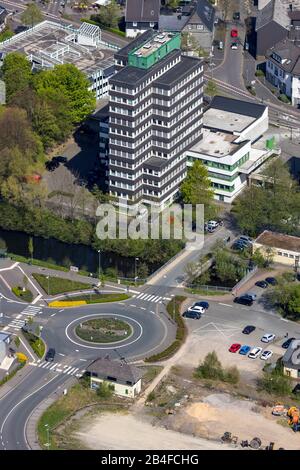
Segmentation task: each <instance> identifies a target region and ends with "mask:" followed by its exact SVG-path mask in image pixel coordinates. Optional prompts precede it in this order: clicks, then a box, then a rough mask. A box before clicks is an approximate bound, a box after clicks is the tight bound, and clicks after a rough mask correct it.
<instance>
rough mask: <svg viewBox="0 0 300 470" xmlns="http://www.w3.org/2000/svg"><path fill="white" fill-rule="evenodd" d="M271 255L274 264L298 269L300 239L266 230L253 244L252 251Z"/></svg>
mask: <svg viewBox="0 0 300 470" xmlns="http://www.w3.org/2000/svg"><path fill="white" fill-rule="evenodd" d="M256 250H260V251H261V252H262V254H269V255H272V259H273V261H274V262H275V263H280V264H285V265H288V266H293V267H295V268H297V269H298V266H299V261H300V238H299V237H293V236H291V235H285V234H282V233H274V232H270V231H268V230H265V231H264V232H262V233H261V234H260V235H259V236H258V237H257V238H256V240H255V241H254V243H253V251H256Z"/></svg>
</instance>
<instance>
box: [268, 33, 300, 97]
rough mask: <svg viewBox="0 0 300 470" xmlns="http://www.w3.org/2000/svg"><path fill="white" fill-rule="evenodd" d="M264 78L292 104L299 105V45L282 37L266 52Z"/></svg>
mask: <svg viewBox="0 0 300 470" xmlns="http://www.w3.org/2000/svg"><path fill="white" fill-rule="evenodd" d="M266 59H267V61H266V79H267V80H268V81H269V82H270V83H272V85H274V87H276V88H278V89H279V90H280V92H281V93H283V94H285V95H286V96H287V97H288V98H290V100H291V102H292V105H293V106H299V105H300V47H299V46H298V45H297V44H296V43H295V42H294V41H291V40H290V39H288V38H287V39H284V40H283V41H280V42H279V43H277V44H276V45H275V46H274V47H272V48H270V49H268V51H267V53H266Z"/></svg>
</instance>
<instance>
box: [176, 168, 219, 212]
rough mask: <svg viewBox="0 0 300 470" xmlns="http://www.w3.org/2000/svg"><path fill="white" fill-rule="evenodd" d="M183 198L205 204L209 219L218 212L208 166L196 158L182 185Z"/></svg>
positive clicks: (193, 202)
mask: <svg viewBox="0 0 300 470" xmlns="http://www.w3.org/2000/svg"><path fill="white" fill-rule="evenodd" d="M180 192H181V195H182V199H183V201H184V203H186V204H193V205H196V204H203V205H204V216H205V219H206V220H208V219H210V218H212V217H214V216H216V214H217V208H216V205H215V203H214V191H213V189H212V188H211V182H210V180H209V177H208V171H207V168H206V167H205V166H204V165H203V163H202V162H200V160H196V161H195V162H194V164H193V166H192V167H191V168H189V170H188V173H187V176H186V178H185V180H184V181H183V183H182V184H181V186H180Z"/></svg>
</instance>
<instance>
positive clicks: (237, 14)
mask: <svg viewBox="0 0 300 470" xmlns="http://www.w3.org/2000/svg"><path fill="white" fill-rule="evenodd" d="M232 19H233V20H235V21H239V20H240V19H241V14H240V12H239V11H236V12H234V13H233V15H232Z"/></svg>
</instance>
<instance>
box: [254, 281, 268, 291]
mask: <svg viewBox="0 0 300 470" xmlns="http://www.w3.org/2000/svg"><path fill="white" fill-rule="evenodd" d="M255 285H256V286H257V287H261V288H262V289H266V288H267V287H268V285H269V284H268V283H267V282H266V281H257V282H256V283H255Z"/></svg>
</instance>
